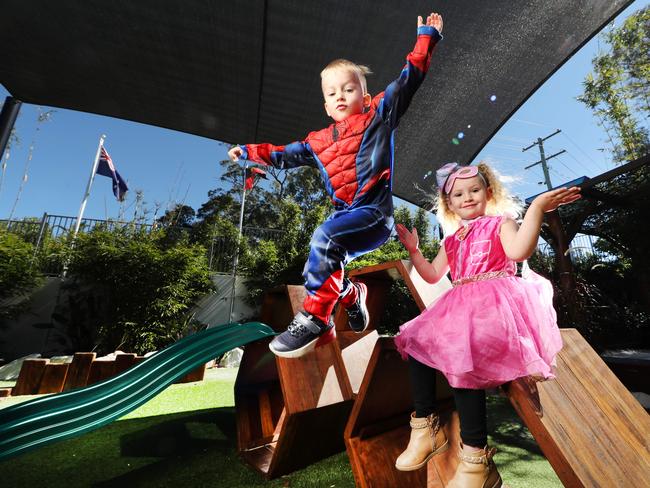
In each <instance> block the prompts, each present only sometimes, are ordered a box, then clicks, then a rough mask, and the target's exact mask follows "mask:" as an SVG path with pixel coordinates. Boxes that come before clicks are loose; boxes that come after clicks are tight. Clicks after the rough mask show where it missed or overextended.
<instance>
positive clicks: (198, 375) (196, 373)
mask: <svg viewBox="0 0 650 488" xmlns="http://www.w3.org/2000/svg"><path fill="white" fill-rule="evenodd" d="M203 378H205V364H202V365H201V366H199V367H198V368H196V369H195V370H193V371H190V372H189V373H187V374H186V375H185V376H183V377H182V378H181V379H180V380H178V381H177V382H176V383H193V382H195V381H203Z"/></svg>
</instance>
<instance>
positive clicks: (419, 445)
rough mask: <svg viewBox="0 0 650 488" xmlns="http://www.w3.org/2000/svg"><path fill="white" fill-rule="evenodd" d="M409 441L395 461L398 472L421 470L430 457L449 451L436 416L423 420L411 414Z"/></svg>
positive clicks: (445, 437)
mask: <svg viewBox="0 0 650 488" xmlns="http://www.w3.org/2000/svg"><path fill="white" fill-rule="evenodd" d="M410 424H411V439H410V440H409V445H408V446H407V447H406V450H405V451H404V452H403V453H402V454H400V456H399V457H398V458H397V461H395V467H396V468H397V469H398V470H399V471H413V470H416V469H419V468H421V467H422V466H424V465H425V464H427V461H428V460H429V459H431V457H432V456H435V455H436V454H440V453H442V452H445V451H446V450H447V449H449V441H447V436H446V435H445V433H444V432H443V431H442V430H441V429H440V419H439V418H438V416H437V415H436V414H431V415H429V416H428V417H425V418H417V417H415V412H413V413H412V414H411V422H410Z"/></svg>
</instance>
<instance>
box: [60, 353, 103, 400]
mask: <svg viewBox="0 0 650 488" xmlns="http://www.w3.org/2000/svg"><path fill="white" fill-rule="evenodd" d="M96 356H97V355H96V354H95V353H94V352H76V353H75V354H74V356H73V358H72V362H71V363H70V366H69V368H68V374H67V376H66V378H65V385H63V391H68V390H72V389H73V388H80V387H82V386H86V384H87V383H88V375H89V374H90V367H91V365H92V363H93V361H94V360H95V357H96Z"/></svg>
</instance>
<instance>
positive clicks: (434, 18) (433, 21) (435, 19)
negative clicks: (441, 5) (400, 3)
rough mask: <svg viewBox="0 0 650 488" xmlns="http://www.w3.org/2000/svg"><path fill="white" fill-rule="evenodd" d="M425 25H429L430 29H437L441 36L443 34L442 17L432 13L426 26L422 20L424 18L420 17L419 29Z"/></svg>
mask: <svg viewBox="0 0 650 488" xmlns="http://www.w3.org/2000/svg"><path fill="white" fill-rule="evenodd" d="M423 25H428V26H429V27H435V29H436V30H437V31H438V33H439V34H442V15H440V14H436V13H434V12H431V13H430V14H429V16H428V17H427V23H426V24H425V23H424V21H423V20H422V16H421V15H420V16H418V27H422V26H423Z"/></svg>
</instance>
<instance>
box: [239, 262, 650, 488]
mask: <svg viewBox="0 0 650 488" xmlns="http://www.w3.org/2000/svg"><path fill="white" fill-rule="evenodd" d="M350 276H351V277H352V278H353V279H357V280H360V281H363V282H364V283H366V284H367V286H368V308H369V312H370V318H371V323H370V327H369V329H368V331H366V332H365V333H364V334H359V335H357V334H355V333H354V332H351V331H349V330H348V329H347V327H346V321H347V318H346V317H345V312H344V311H343V310H338V311H337V313H336V315H335V323H336V330H337V337H338V340H337V341H336V342H334V343H331V344H329V345H328V346H326V347H323V348H319V349H317V350H316V351H315V352H314V353H313V354H309V355H307V356H306V357H304V358H301V359H298V360H296V359H289V360H287V359H281V358H276V357H274V356H273V355H272V354H271V353H270V352H269V351H268V340H266V341H263V342H260V343H255V344H252V345H249V346H247V347H246V351H245V353H244V358H243V361H242V365H241V367H240V372H239V376H238V378H237V383H236V387H235V401H236V405H237V430H238V440H239V452H240V454H241V455H242V457H243V458H244V459H245V460H246V461H247V462H248V463H249V464H251V465H252V466H253V467H254V468H255V469H257V470H259V471H260V472H261V473H262V474H264V475H265V476H266V477H268V478H275V477H277V476H280V475H282V474H284V473H287V472H290V471H293V470H295V469H299V468H301V467H303V466H306V465H308V464H310V463H311V462H314V461H317V460H319V459H321V458H324V457H326V456H328V455H331V454H333V453H335V452H338V451H339V450H341V449H342V448H343V442H344V444H345V448H346V449H347V453H348V455H349V458H350V465H351V467H352V471H353V474H354V478H355V481H356V484H357V486H359V487H364V488H370V487H372V488H382V487H386V488H388V487H391V488H394V487H402V486H404V487H406V486H408V487H427V488H434V487H435V488H442V487H444V486H446V483H447V482H448V481H449V479H450V478H451V476H452V475H453V473H454V472H455V469H456V465H457V462H458V461H457V450H458V446H459V440H460V439H459V423H458V415H457V414H456V412H455V410H454V406H453V399H452V397H451V392H450V390H449V387H448V385H447V383H446V380H445V379H444V377H443V376H442V375H440V377H439V378H438V395H439V401H440V407H441V411H442V414H441V417H442V428H443V429H444V430H445V432H446V434H447V436H448V438H449V440H450V443H451V447H452V448H451V449H449V451H447V452H446V453H444V454H442V455H440V456H436V457H434V458H433V459H432V460H431V461H430V462H429V464H428V466H427V469H421V470H419V471H413V472H400V471H397V470H396V469H395V468H394V462H395V459H396V458H397V456H398V455H399V454H400V452H401V451H402V450H403V449H404V447H405V446H406V444H407V443H408V437H409V433H410V428H409V425H408V418H409V415H410V412H411V411H412V403H411V391H410V386H409V381H408V371H407V365H406V362H404V361H402V359H401V357H400V356H399V354H398V353H397V351H396V349H395V347H394V345H393V340H392V338H388V337H379V336H378V334H377V333H376V331H374V329H375V328H376V326H377V325H378V323H379V320H380V319H381V316H382V313H383V309H384V304H385V303H386V300H387V299H388V297H387V292H388V290H389V287H390V282H391V280H393V279H403V280H404V282H405V284H406V285H407V287H408V289H409V291H410V293H411V295H412V297H413V299H414V300H415V303H416V304H417V305H418V307H419V308H420V310H423V309H424V308H426V306H428V305H429V304H430V303H431V302H432V301H433V300H435V298H436V297H437V296H438V295H439V294H440V293H442V292H443V291H444V290H445V289H447V288H448V287H449V286H450V284H449V282H448V281H443V282H442V283H439V284H438V285H435V286H433V285H430V284H427V283H425V282H424V281H423V280H422V279H421V278H420V277H419V275H418V274H417V273H416V272H415V270H414V269H413V267H412V266H411V264H410V262H408V261H392V262H388V263H383V264H380V265H376V266H371V267H367V268H363V269H359V270H354V271H352V272H351V273H350ZM304 293H305V292H304V289H303V288H302V287H300V286H286V287H282V288H279V289H276V290H274V291H273V292H272V293H269V294H267V296H266V299H265V302H264V306H263V312H262V313H263V318H262V320H263V321H264V322H266V323H269V324H270V325H272V326H273V327H274V328H277V330H283V329H284V327H285V326H286V324H287V323H288V322H289V321H290V320H291V318H292V317H293V315H294V314H295V313H296V312H297V311H298V310H299V308H300V304H301V303H302V299H303V298H304ZM562 338H563V340H564V348H563V350H562V351H561V353H560V354H559V355H558V358H557V371H556V374H557V379H555V380H551V381H542V382H538V381H536V380H535V379H534V378H523V379H520V380H517V381H514V382H512V383H510V384H508V385H505V386H504V387H503V388H502V391H503V394H505V395H507V396H508V398H509V399H510V402H511V403H512V404H513V406H514V407H515V409H516V411H517V412H518V414H519V415H520V417H521V418H522V420H523V421H524V423H525V424H526V425H527V426H528V428H529V430H530V431H531V433H532V434H533V436H534V437H535V439H536V441H537V443H538V444H539V446H540V448H541V449H542V451H543V453H544V455H545V456H546V457H547V459H548V460H549V462H550V464H551V465H552V467H553V469H554V470H555V472H556V473H557V475H558V477H559V478H560V480H561V481H562V483H563V484H564V486H567V487H611V486H621V487H624V486H629V487H637V486H647V483H648V479H650V435H648V433H650V416H648V414H647V413H646V411H645V410H644V409H643V408H642V407H641V405H640V404H639V403H638V402H637V401H636V400H635V399H634V397H633V396H632V395H631V394H630V393H629V391H627V389H625V387H624V386H623V385H622V384H621V383H620V381H619V380H618V379H617V378H616V377H615V376H614V374H613V373H612V372H611V371H610V370H609V369H608V368H607V366H606V365H605V363H604V362H603V361H602V360H601V359H600V357H599V356H598V355H597V354H596V353H595V351H593V349H592V348H591V347H590V346H589V345H588V344H587V342H586V341H585V340H584V339H583V338H582V336H580V334H579V333H578V332H577V331H576V330H575V329H564V330H562Z"/></svg>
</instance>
